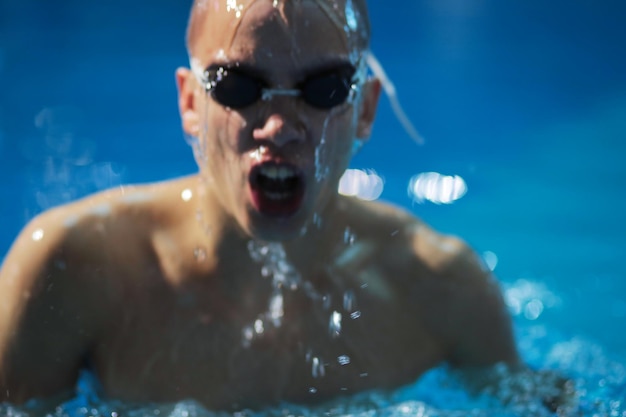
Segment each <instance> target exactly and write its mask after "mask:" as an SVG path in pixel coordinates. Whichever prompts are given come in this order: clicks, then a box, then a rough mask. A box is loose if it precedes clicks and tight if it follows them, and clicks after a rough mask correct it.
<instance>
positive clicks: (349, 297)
mask: <svg viewBox="0 0 626 417" xmlns="http://www.w3.org/2000/svg"><path fill="white" fill-rule="evenodd" d="M355 307H356V297H355V296H354V291H352V290H348V291H346V292H344V293H343V309H344V310H346V311H348V312H351V311H354V308H355Z"/></svg>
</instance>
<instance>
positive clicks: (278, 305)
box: [269, 291, 284, 327]
mask: <svg viewBox="0 0 626 417" xmlns="http://www.w3.org/2000/svg"><path fill="white" fill-rule="evenodd" d="M269 313H270V318H271V319H272V321H273V322H274V326H276V327H279V326H280V325H281V323H282V318H283V314H284V310H283V294H282V292H280V291H276V292H275V293H274V295H272V298H271V299H270V307H269Z"/></svg>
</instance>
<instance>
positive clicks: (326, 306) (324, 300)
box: [322, 294, 331, 310]
mask: <svg viewBox="0 0 626 417" xmlns="http://www.w3.org/2000/svg"><path fill="white" fill-rule="evenodd" d="M330 304H331V299H330V295H328V294H326V295H324V296H323V297H322V306H323V307H324V310H328V309H329V308H330Z"/></svg>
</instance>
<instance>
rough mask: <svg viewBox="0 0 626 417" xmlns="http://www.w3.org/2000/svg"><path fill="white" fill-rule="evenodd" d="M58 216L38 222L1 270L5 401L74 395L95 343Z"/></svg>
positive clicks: (0, 374) (0, 379)
mask: <svg viewBox="0 0 626 417" xmlns="http://www.w3.org/2000/svg"><path fill="white" fill-rule="evenodd" d="M61 224H62V221H61V219H60V218H59V215H58V212H52V213H46V214H44V215H42V216H40V217H39V218H37V219H35V220H34V221H33V222H31V224H29V225H28V226H27V227H26V228H25V229H24V230H23V231H22V233H21V234H20V236H19V237H18V239H17V240H16V241H15V243H14V244H13V246H12V248H11V250H10V252H9V253H8V255H7V256H6V258H5V260H4V263H3V265H2V269H0V401H8V402H11V403H16V404H19V403H22V402H24V401H26V400H28V399H31V398H43V397H51V396H54V395H58V394H60V393H64V392H68V393H70V394H71V393H72V389H73V387H74V385H75V382H76V378H77V375H78V371H79V368H80V366H81V362H82V359H83V357H84V355H85V353H86V351H87V347H88V343H89V336H88V335H89V333H90V331H89V330H90V323H89V315H88V314H86V313H85V312H84V311H81V307H80V305H81V304H82V303H83V301H81V300H82V299H83V298H84V297H85V296H86V295H85V294H84V289H83V288H81V286H80V285H78V283H77V282H76V280H73V279H72V277H71V276H70V275H71V274H70V272H68V268H67V259H66V253H65V252H66V251H65V242H64V240H65V236H66V233H65V228H64V227H63V226H61Z"/></svg>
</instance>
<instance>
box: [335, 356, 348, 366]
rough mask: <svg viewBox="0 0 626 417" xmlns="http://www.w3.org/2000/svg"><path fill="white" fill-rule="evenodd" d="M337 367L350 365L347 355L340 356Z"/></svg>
mask: <svg viewBox="0 0 626 417" xmlns="http://www.w3.org/2000/svg"><path fill="white" fill-rule="evenodd" d="M337 362H338V363H339V365H341V366H344V365H348V364H349V363H350V357H349V356H348V355H341V356H339V357H338V358H337Z"/></svg>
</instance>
